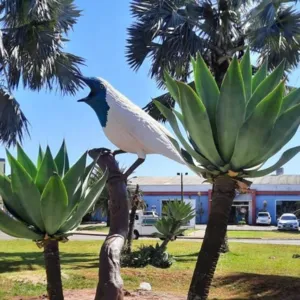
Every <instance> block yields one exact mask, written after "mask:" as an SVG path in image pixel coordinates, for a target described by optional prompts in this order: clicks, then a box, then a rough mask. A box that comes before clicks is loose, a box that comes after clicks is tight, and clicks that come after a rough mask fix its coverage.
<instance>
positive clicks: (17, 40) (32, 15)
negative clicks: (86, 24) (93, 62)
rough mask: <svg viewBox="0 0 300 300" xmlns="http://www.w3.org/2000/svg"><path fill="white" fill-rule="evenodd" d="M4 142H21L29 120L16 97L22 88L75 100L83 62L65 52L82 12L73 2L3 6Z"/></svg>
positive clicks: (0, 112) (0, 88) (0, 130)
mask: <svg viewBox="0 0 300 300" xmlns="http://www.w3.org/2000/svg"><path fill="white" fill-rule="evenodd" d="M0 15H1V25H2V26H1V28H0V141H1V142H2V143H5V144H7V145H8V146H10V145H14V144H15V143H16V141H17V140H19V141H22V138H23V136H24V134H25V133H28V120H27V119H26V117H25V115H24V114H23V112H22V111H21V109H20V105H19V103H18V102H17V100H16V99H15V98H14V96H13V91H14V90H15V89H17V88H18V87H19V85H20V83H22V84H23V86H24V87H25V88H29V89H31V90H33V91H39V90H41V89H42V88H47V89H49V90H52V89H53V88H54V87H55V86H58V88H59V90H60V91H61V92H62V93H63V94H68V93H70V94H74V93H75V92H76V91H77V90H78V88H79V87H80V86H81V83H80V81H79V80H78V78H77V77H76V74H78V73H80V71H79V65H80V64H82V63H83V59H82V58H80V57H78V56H75V55H73V54H70V53H67V52H64V50H63V48H64V44H65V43H66V42H67V41H68V40H67V39H66V35H67V33H68V31H69V30H70V29H72V28H73V25H74V24H76V22H77V19H78V17H79V16H80V11H79V10H78V9H77V8H76V6H75V4H74V1H73V0H55V1H54V0H49V1H18V0H0Z"/></svg>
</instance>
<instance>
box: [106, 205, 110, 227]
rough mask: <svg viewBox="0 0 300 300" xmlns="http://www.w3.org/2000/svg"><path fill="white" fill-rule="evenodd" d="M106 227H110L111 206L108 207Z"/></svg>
mask: <svg viewBox="0 0 300 300" xmlns="http://www.w3.org/2000/svg"><path fill="white" fill-rule="evenodd" d="M106 227H110V208H109V206H108V209H107V219H106Z"/></svg>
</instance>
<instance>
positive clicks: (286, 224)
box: [277, 214, 299, 231]
mask: <svg viewBox="0 0 300 300" xmlns="http://www.w3.org/2000/svg"><path fill="white" fill-rule="evenodd" d="M277 228H278V230H297V231H298V230H299V221H298V220H297V217H296V216H295V215H294V214H283V215H282V216H281V217H280V218H279V219H278V223H277Z"/></svg>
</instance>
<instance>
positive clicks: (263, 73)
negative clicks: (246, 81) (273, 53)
mask: <svg viewBox="0 0 300 300" xmlns="http://www.w3.org/2000/svg"><path fill="white" fill-rule="evenodd" d="M267 73H268V60H267V59H266V60H265V61H264V63H263V64H262V65H261V67H260V68H259V69H258V71H257V72H256V73H255V75H254V76H253V78H252V93H253V92H255V90H256V89H257V87H258V86H259V85H260V84H261V83H262V82H263V81H264V80H265V78H266V77H267Z"/></svg>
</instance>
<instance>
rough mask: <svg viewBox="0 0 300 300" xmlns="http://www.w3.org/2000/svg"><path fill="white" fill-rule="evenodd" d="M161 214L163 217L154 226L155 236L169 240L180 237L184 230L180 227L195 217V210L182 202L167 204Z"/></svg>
mask: <svg viewBox="0 0 300 300" xmlns="http://www.w3.org/2000/svg"><path fill="white" fill-rule="evenodd" d="M163 213H164V214H165V216H163V217H162V218H160V219H159V220H158V221H157V222H156V223H155V225H154V226H155V227H156V229H157V231H158V232H157V233H155V236H157V237H159V238H163V239H166V238H168V239H170V240H171V239H173V238H174V237H175V236H178V235H181V234H182V233H183V232H184V231H185V230H186V229H183V228H181V226H184V225H186V223H187V222H189V221H190V220H191V219H193V218H194V217H195V210H194V209H192V207H191V205H190V204H189V203H184V202H183V201H172V202H168V204H167V205H166V206H165V207H164V209H163Z"/></svg>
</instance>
